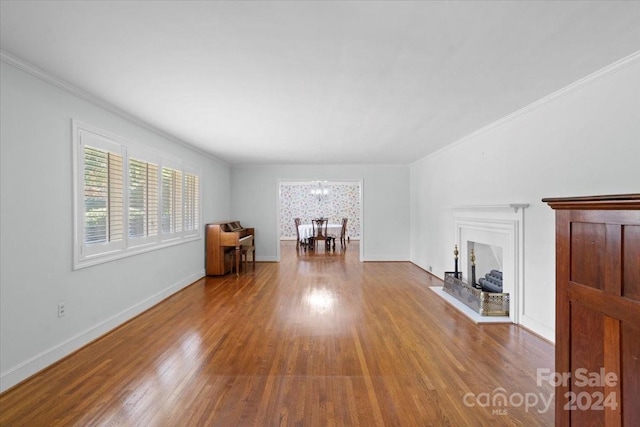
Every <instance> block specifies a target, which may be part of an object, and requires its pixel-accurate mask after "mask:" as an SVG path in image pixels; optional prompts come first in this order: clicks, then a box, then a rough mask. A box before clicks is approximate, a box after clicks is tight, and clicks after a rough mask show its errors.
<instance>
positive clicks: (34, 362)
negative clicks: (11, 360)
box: [0, 270, 204, 393]
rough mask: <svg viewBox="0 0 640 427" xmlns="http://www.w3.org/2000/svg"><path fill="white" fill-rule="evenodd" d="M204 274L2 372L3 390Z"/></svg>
mask: <svg viewBox="0 0 640 427" xmlns="http://www.w3.org/2000/svg"><path fill="white" fill-rule="evenodd" d="M203 276H204V270H201V271H198V272H196V273H194V274H192V275H191V276H189V277H185V278H184V279H182V280H180V281H179V282H178V283H175V284H173V285H171V286H169V287H168V288H166V289H164V290H162V291H160V292H158V293H156V294H154V295H152V296H150V297H149V298H147V299H145V300H143V301H141V302H139V303H137V304H135V305H133V306H131V307H129V308H128V309H126V310H123V311H121V312H120V313H118V314H115V315H114V316H112V317H110V318H108V319H105V320H104V321H102V322H100V323H98V324H96V325H94V326H92V327H90V328H88V329H87V330H85V331H83V332H80V333H79V334H77V335H75V336H73V337H71V338H69V339H67V340H66V341H63V342H61V343H59V344H57V345H55V346H53V347H51V348H48V349H46V350H45V351H43V352H41V353H39V354H37V355H35V356H33V357H31V358H29V359H27V360H25V361H23V362H21V363H19V364H18V365H16V366H14V367H12V368H10V369H9V370H7V371H5V372H3V373H2V374H0V393H1V392H4V391H5V390H7V389H9V388H11V387H13V386H14V385H16V384H18V383H20V382H22V381H24V380H26V379H27V378H29V377H31V376H32V375H34V374H36V373H38V372H40V371H41V370H43V369H44V368H46V367H48V366H50V365H52V364H54V363H55V362H57V361H59V360H60V359H62V358H64V357H66V356H68V355H69V354H71V353H73V352H74V351H77V350H78V349H80V348H82V347H84V346H85V345H87V344H89V343H90V342H91V341H94V340H96V339H97V338H100V337H101V336H103V335H105V334H106V333H107V332H109V331H111V330H113V329H115V328H117V327H118V326H120V325H122V324H123V323H125V322H126V321H128V320H130V319H132V318H134V317H135V316H137V315H139V314H140V313H142V312H144V311H146V310H148V309H150V308H151V307H153V306H154V305H156V304H158V303H159V302H160V301H162V300H164V299H166V298H167V297H169V296H171V295H173V294H175V293H176V292H178V291H180V290H182V289H184V288H186V287H187V286H188V285H190V284H192V283H193V282H195V281H196V280H198V279H200V278H202V277H203Z"/></svg>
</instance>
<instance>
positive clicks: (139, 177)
mask: <svg viewBox="0 0 640 427" xmlns="http://www.w3.org/2000/svg"><path fill="white" fill-rule="evenodd" d="M158 202H159V194H158V165H157V164H155V163H152V162H148V161H144V160H137V159H133V158H130V159H129V239H130V240H131V241H132V242H133V241H136V240H137V241H138V242H141V243H144V242H145V241H146V240H148V238H149V237H155V236H157V235H158Z"/></svg>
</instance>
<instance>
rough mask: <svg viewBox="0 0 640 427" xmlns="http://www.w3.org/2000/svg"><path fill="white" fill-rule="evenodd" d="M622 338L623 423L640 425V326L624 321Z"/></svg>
mask: <svg viewBox="0 0 640 427" xmlns="http://www.w3.org/2000/svg"><path fill="white" fill-rule="evenodd" d="M621 338H622V339H621V341H622V342H621V344H622V349H621V351H622V377H621V383H622V384H621V385H622V387H621V388H622V396H623V399H622V406H623V408H624V423H623V424H624V425H625V426H640V404H639V403H638V398H639V397H640V339H639V338H640V327H638V326H634V325H630V324H628V323H625V322H623V323H622V337H621Z"/></svg>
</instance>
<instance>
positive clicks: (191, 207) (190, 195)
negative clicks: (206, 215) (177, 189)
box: [184, 173, 200, 231]
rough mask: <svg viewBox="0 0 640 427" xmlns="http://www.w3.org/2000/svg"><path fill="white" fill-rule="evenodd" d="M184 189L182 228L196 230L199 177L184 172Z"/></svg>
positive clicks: (198, 208) (198, 223)
mask: <svg viewBox="0 0 640 427" xmlns="http://www.w3.org/2000/svg"><path fill="white" fill-rule="evenodd" d="M184 191H185V195H184V230H185V231H197V230H198V228H199V227H200V205H199V201H200V178H199V177H198V176H197V175H192V174H190V173H186V174H185V179H184Z"/></svg>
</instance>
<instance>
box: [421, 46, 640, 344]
mask: <svg viewBox="0 0 640 427" xmlns="http://www.w3.org/2000/svg"><path fill="white" fill-rule="evenodd" d="M410 169H411V172H410V174H411V178H410V180H411V260H412V261H413V262H414V263H416V264H417V265H419V266H421V267H423V268H425V269H426V268H428V267H429V266H433V269H434V270H433V272H434V273H435V274H437V275H438V276H440V277H442V273H443V272H444V271H447V270H450V269H452V267H453V244H454V232H455V231H454V225H453V212H452V207H453V206H459V205H478V204H506V203H517V202H520V203H530V204H531V206H530V207H529V208H527V209H526V210H525V253H524V258H525V272H524V274H525V280H524V298H525V299H524V302H525V306H524V316H523V322H522V323H523V325H524V326H525V327H528V328H530V329H532V330H533V331H535V332H537V333H539V334H540V335H542V336H544V337H546V338H548V339H550V340H553V339H554V330H555V319H554V318H555V315H554V313H555V295H554V292H555V234H554V232H555V230H554V218H555V216H554V212H553V211H552V210H551V209H550V208H549V207H548V206H547V205H546V204H544V203H542V202H541V199H542V198H543V197H560V196H578V195H598V194H618V193H638V192H640V57H639V56H636V57H635V58H632V59H631V60H628V61H626V62H624V63H622V64H619V65H617V66H614V67H611V68H609V69H608V70H605V71H603V72H601V73H597V75H594V76H591V77H590V78H588V79H584V80H583V81H581V82H579V83H578V84H576V85H572V87H570V88H568V89H566V90H564V91H561V92H559V93H557V94H554V95H553V96H549V97H547V98H545V99H544V100H542V101H541V102H539V103H536V104H534V105H533V106H531V107H530V108H527V109H523V110H522V111H521V112H518V113H516V114H514V115H512V116H511V117H510V118H508V119H505V120H502V121H500V122H499V123H497V124H496V125H494V126H490V127H487V128H486V129H485V130H483V131H480V132H477V133H476V134H474V135H472V136H470V137H468V138H465V139H464V140H462V141H461V142H460V143H458V144H454V145H452V146H450V147H448V148H447V149H445V150H442V151H440V152H438V153H436V154H433V155H431V156H428V157H426V158H424V159H422V160H420V161H418V162H416V163H415V164H413V165H411V168H410Z"/></svg>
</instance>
